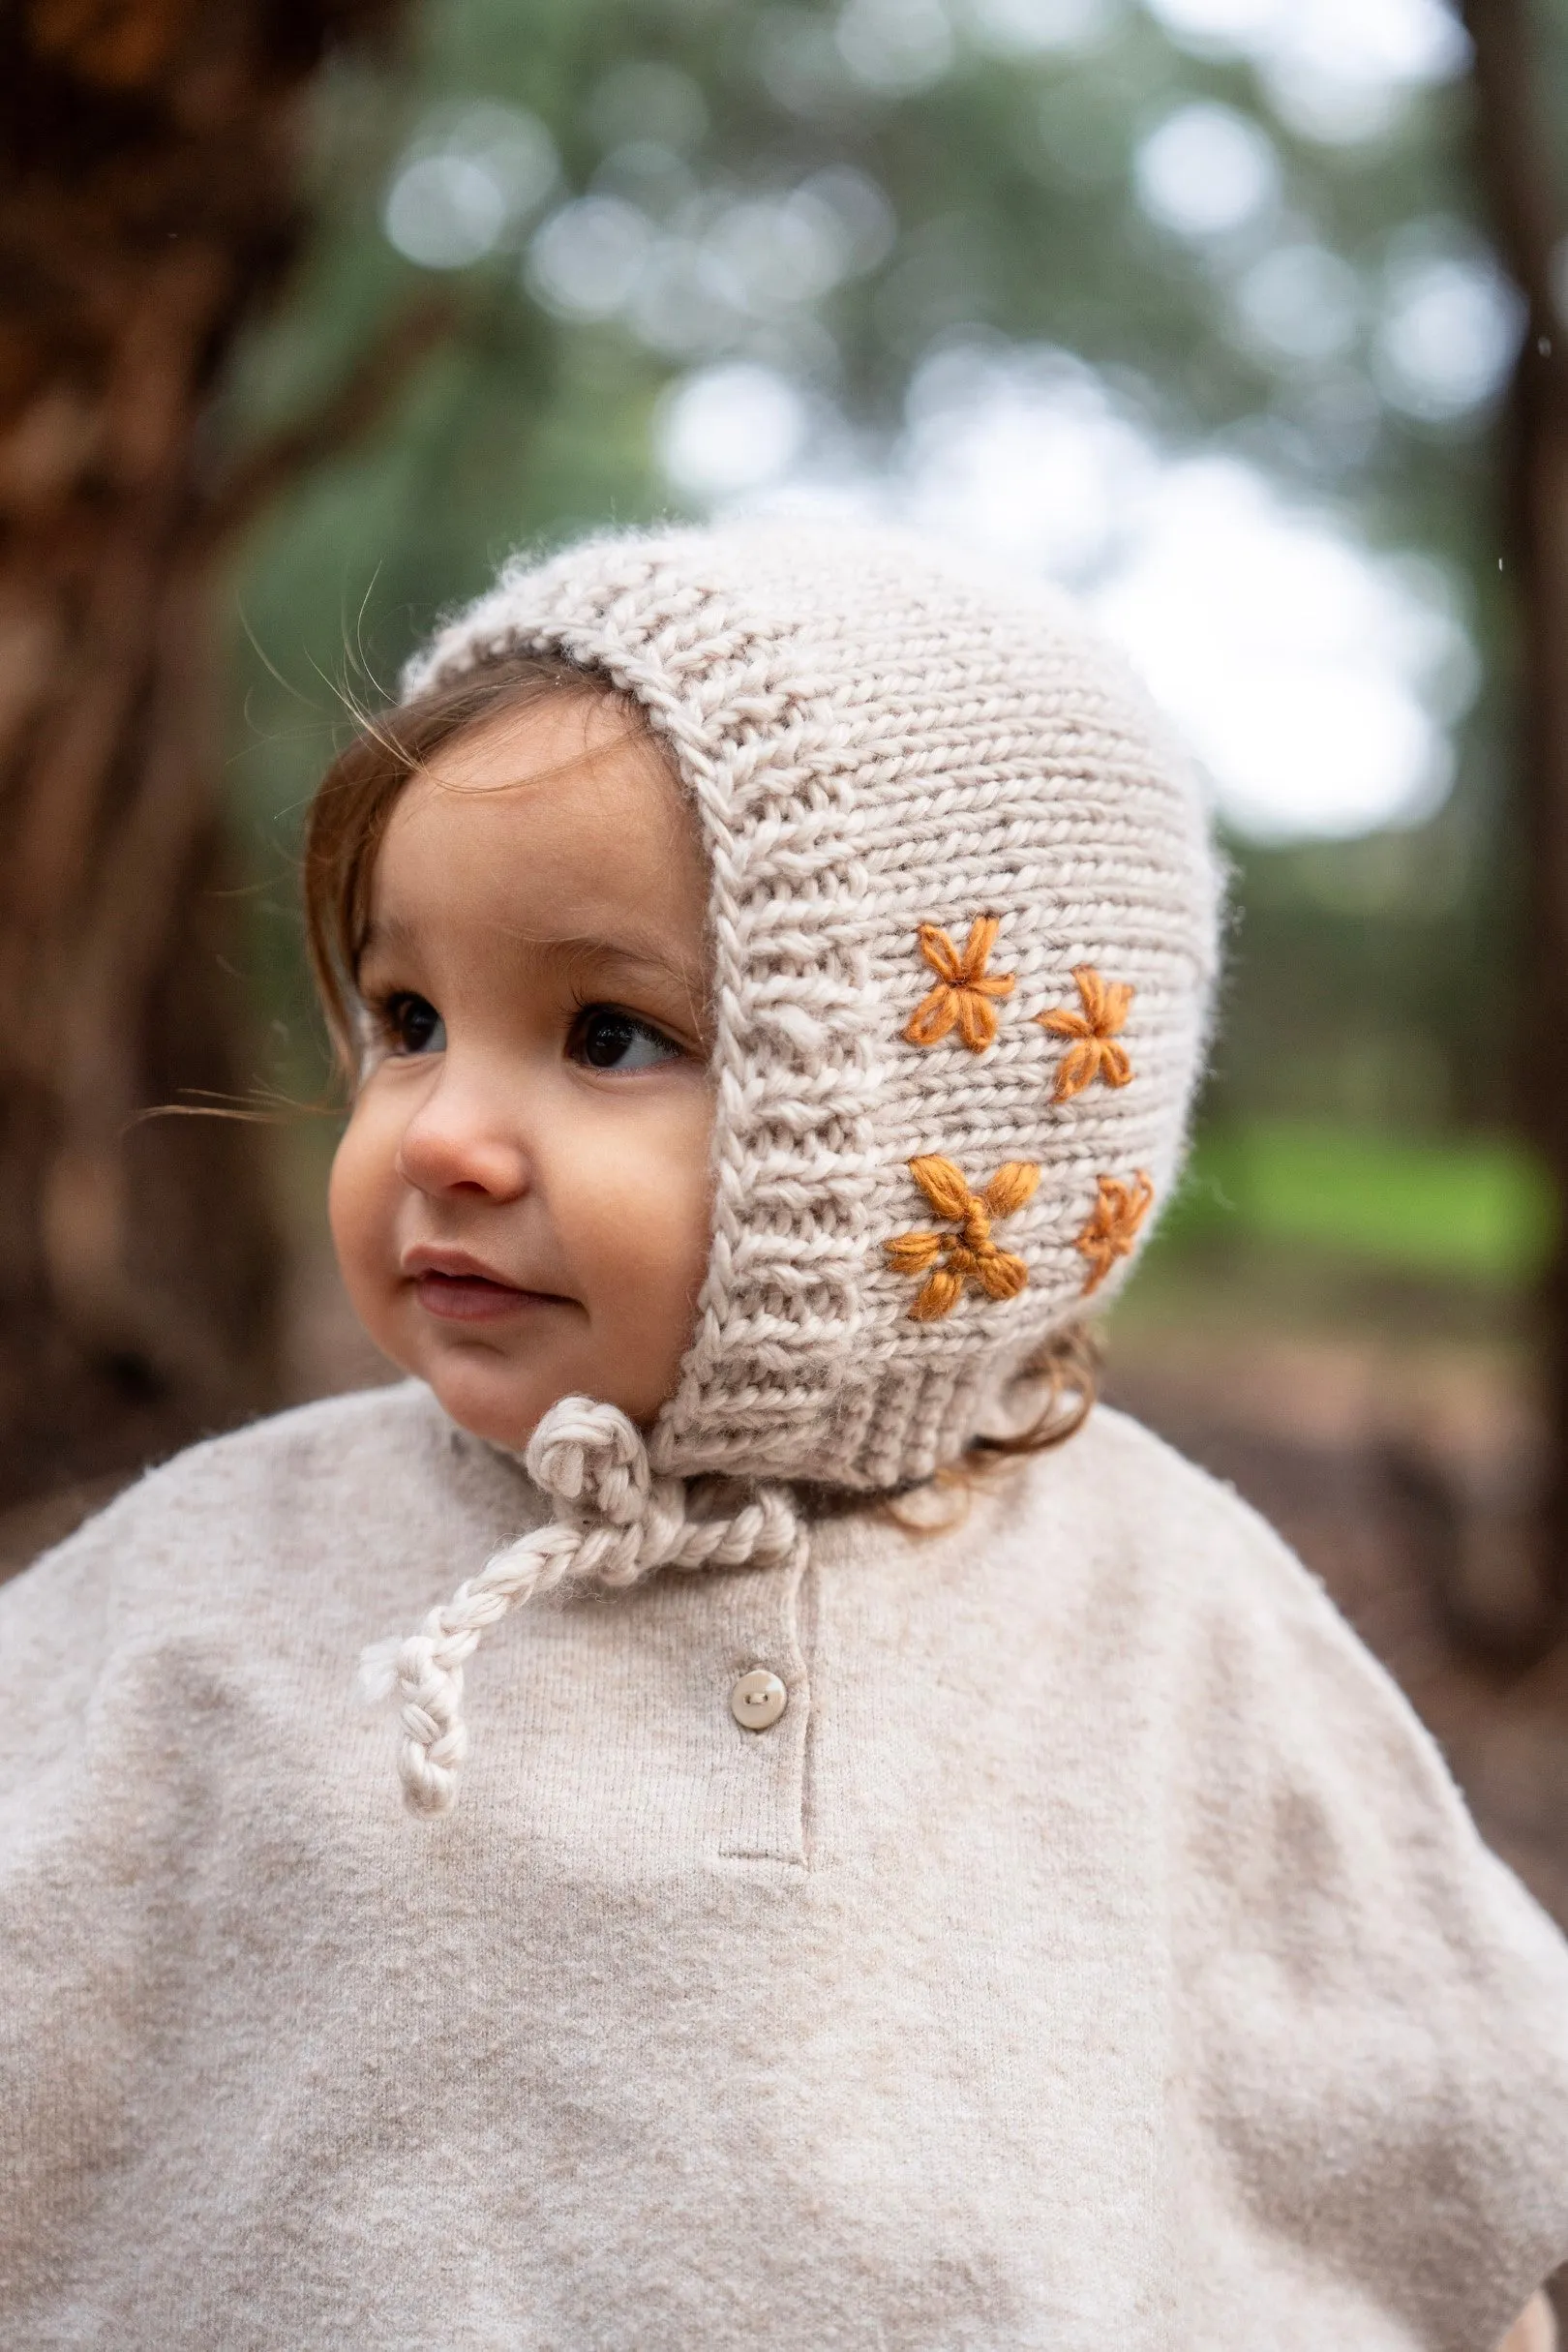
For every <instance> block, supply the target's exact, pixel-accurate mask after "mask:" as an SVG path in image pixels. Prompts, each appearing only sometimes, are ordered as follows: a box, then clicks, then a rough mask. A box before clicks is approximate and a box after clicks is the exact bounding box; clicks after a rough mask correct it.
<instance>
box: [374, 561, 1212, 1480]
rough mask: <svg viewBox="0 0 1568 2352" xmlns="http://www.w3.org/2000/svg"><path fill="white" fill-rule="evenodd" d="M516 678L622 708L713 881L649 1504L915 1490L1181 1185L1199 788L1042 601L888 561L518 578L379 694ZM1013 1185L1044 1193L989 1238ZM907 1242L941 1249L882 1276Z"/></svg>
mask: <svg viewBox="0 0 1568 2352" xmlns="http://www.w3.org/2000/svg"><path fill="white" fill-rule="evenodd" d="M522 648H532V649H537V650H540V651H546V650H549V651H557V652H561V653H564V654H566V655H567V656H568V657H570V658H571V659H573V660H575V661H578V662H581V663H583V664H585V665H588V666H589V667H591V668H594V669H596V670H599V671H601V672H602V673H604V674H605V675H606V676H607V677H608V678H611V679H613V680H614V682H615V683H616V684H617V685H618V686H619V687H621V688H623V689H625V690H627V691H629V692H630V693H631V694H633V695H635V696H636V697H637V699H638V700H639V701H640V702H641V703H642V705H643V706H644V708H645V709H646V710H647V711H648V717H649V720H650V722H651V724H652V726H653V728H654V730H655V731H656V733H657V734H658V735H659V736H660V737H661V738H662V739H664V740H665V741H666V742H667V743H668V745H669V748H670V751H671V753H672V755H673V757H674V760H675V762H676V765H677V766H678V770H679V773H680V776H681V778H682V780H683V782H684V784H685V786H686V789H687V790H688V791H689V792H690V794H691V796H692V799H693V801H694V803H695V805H696V808H697V810H698V813H699V817H700V821H701V825H702V830H703V836H704V840H705V843H706V846H707V850H708V855H709V866H710V872H711V878H712V880H711V897H710V902H709V903H710V931H711V937H710V953H711V968H712V979H713V1010H714V1030H715V1041H714V1073H715V1081H716V1093H715V1113H714V1135H713V1166H714V1206H713V1240H712V1249H711V1254H710V1257H709V1268H708V1277H707V1281H706V1282H705V1285H704V1288H703V1292H702V1296H701V1300H700V1304H699V1311H698V1319H697V1329H696V1334H695V1337H694V1340H693V1342H692V1346H691V1349H690V1351H689V1353H688V1355H687V1357H686V1360H685V1363H684V1366H683V1368H682V1371H681V1375H680V1380H679V1385H678V1389H677V1392H676V1394H675V1396H674V1397H673V1398H672V1399H671V1400H670V1402H668V1404H666V1406H665V1407H664V1409H663V1411H662V1413H661V1414H660V1416H659V1419H658V1422H657V1424H656V1426H655V1428H654V1430H653V1432H652V1436H651V1441H650V1448H649V1451H650V1454H651V1457H652V1461H653V1465H654V1468H655V1469H656V1470H657V1471H658V1472H660V1473H675V1474H690V1473H693V1472H697V1471H705V1470H721V1471H728V1472H735V1473H738V1474H743V1475H745V1476H747V1477H754V1478H786V1479H812V1480H819V1481H823V1482H826V1483H829V1484H836V1485H842V1486H850V1487H857V1488H888V1487H894V1486H898V1485H901V1484H903V1483H905V1482H907V1481H909V1480H912V1479H918V1478H921V1477H925V1476H927V1475H929V1473H930V1472H931V1470H932V1469H934V1468H935V1467H936V1466H937V1465H938V1464H939V1463H941V1462H947V1461H950V1460H952V1459H953V1458H954V1457H955V1456H956V1455H957V1454H959V1453H960V1452H961V1451H962V1450H963V1448H964V1447H965V1445H967V1444H968V1443H969V1441H970V1440H971V1438H972V1437H973V1436H974V1435H975V1434H976V1433H977V1432H978V1431H979V1430H980V1428H981V1427H982V1426H984V1425H985V1423H986V1420H987V1417H988V1416H989V1415H991V1414H992V1413H994V1411H995V1410H996V1409H997V1404H998V1401H999V1399H1000V1397H1001V1395H1002V1393H1003V1392H1004V1391H1005V1389H1006V1387H1007V1385H1008V1382H1009V1380H1010V1377H1011V1376H1012V1375H1013V1374H1014V1373H1015V1372H1016V1370H1017V1368H1018V1366H1019V1365H1020V1364H1021V1363H1022V1362H1023V1361H1024V1360H1025V1359H1026V1358H1027V1357H1028V1356H1029V1355H1030V1354H1031V1353H1032V1352H1033V1350H1034V1349H1035V1348H1036V1347H1037V1346H1038V1345H1039V1344H1040V1342H1041V1340H1042V1339H1044V1338H1045V1337H1046V1336H1047V1335H1048V1334H1049V1333H1051V1332H1052V1331H1053V1330H1055V1329H1058V1328H1060V1327H1061V1326H1062V1325H1064V1324H1065V1323H1068V1322H1070V1320H1072V1319H1073V1318H1074V1317H1075V1316H1076V1314H1077V1313H1078V1312H1080V1310H1081V1308H1082V1306H1083V1304H1084V1301H1085V1299H1086V1297H1088V1296H1091V1295H1092V1296H1093V1298H1094V1299H1095V1300H1096V1302H1097V1303H1098V1302H1099V1301H1100V1300H1102V1299H1104V1298H1106V1297H1108V1296H1109V1295H1110V1293H1111V1292H1112V1290H1113V1289H1114V1287H1115V1285H1116V1283H1117V1282H1118V1281H1119V1280H1120V1279H1121V1277H1122V1276H1123V1274H1125V1272H1126V1269H1127V1266H1128V1265H1129V1264H1130V1263H1131V1257H1132V1255H1133V1254H1134V1253H1135V1251H1136V1249H1137V1247H1138V1246H1139V1245H1140V1243H1141V1241H1142V1239H1143V1238H1144V1237H1145V1236H1146V1234H1147V1231H1148V1229H1149V1226H1150V1225H1151V1224H1152V1222H1153V1217H1152V1215H1148V1214H1146V1213H1145V1212H1146V1209H1147V1203H1148V1195H1149V1191H1150V1190H1151V1189H1152V1195H1153V1201H1154V1203H1155V1205H1156V1206H1158V1205H1159V1204H1161V1203H1162V1202H1163V1201H1164V1199H1165V1198H1166V1197H1167V1195H1168V1193H1169V1191H1170V1188H1171V1185H1172V1183H1173V1181H1174V1179H1175V1176H1176V1173H1177V1169H1178V1166H1179V1163H1180V1158H1181V1152H1182V1145H1183V1136H1184V1129H1185V1122H1186V1117H1187V1111H1188V1106H1189V1102H1190V1100H1191V1092H1192V1087H1193V1084H1194V1081H1195V1079H1196V1076H1197V1072H1198V1069H1199V1065H1200V1060H1201V1055H1202V1047H1203V1040H1204V1033H1205V1026H1206V1020H1207V1012H1208V1005H1209V999H1210V994H1211V990H1212V983H1213V978H1214V972H1215V964H1216V939H1217V919H1218V906H1219V887H1218V881H1217V872H1216V866H1215V862H1214V859H1213V857H1212V855H1211V852H1210V848H1209V845H1208V838H1207V830H1206V827H1205V824H1204V820H1203V816H1202V812H1201V808H1200V804H1199V796H1198V794H1197V792H1196V790H1195V787H1194V784H1193V780H1192V777H1191V773H1190V771H1189V769H1188V768H1187V766H1186V764H1185V763H1184V762H1183V760H1182V759H1181V758H1180V756H1179V755H1178V754H1177V753H1176V751H1175V750H1174V749H1173V747H1172V746H1171V744H1170V743H1169V742H1168V741H1167V739H1166V738H1165V736H1164V734H1163V731H1162V729H1161V725H1160V722H1159V721H1158V719H1157V718H1156V716H1155V714H1154V712H1153V711H1152V709H1150V707H1149V705H1148V703H1147V701H1146V699H1145V698H1144V696H1143V695H1142V693H1141V691H1140V690H1139V689H1138V688H1137V687H1136V686H1135V685H1134V684H1133V682H1132V681H1131V678H1129V677H1128V675H1127V674H1126V672H1125V671H1124V670H1123V668H1122V666H1121V665H1120V663H1119V662H1118V661H1117V660H1116V659H1115V658H1114V657H1113V656H1112V655H1111V654H1110V653H1109V652H1107V651H1106V649H1105V648H1102V647H1101V646H1100V645H1099V644H1097V643H1096V642H1095V641H1094V640H1093V639H1091V638H1090V637H1089V636H1088V635H1087V634H1086V632H1085V630H1084V628H1083V625H1082V623H1081V622H1080V621H1079V620H1078V619H1077V618H1076V616H1075V615H1074V613H1073V611H1072V609H1071V608H1070V606H1069V605H1068V604H1067V603H1066V601H1065V600H1064V599H1062V598H1060V597H1058V596H1056V595H1055V594H1053V593H1049V592H1046V591H1043V590H1035V589H1033V588H1022V587H1018V586H1015V585H1012V584H1008V585H1006V586H1003V585H999V584H996V583H994V582H991V581H989V580H987V579H985V578H984V577H983V576H980V575H977V574H976V573H974V572H973V571H970V570H968V569H967V568H959V567H956V566H955V565H954V564H953V563H951V562H950V561H949V560H948V559H947V558H944V557H942V556H940V555H938V554H936V553H935V552H933V551H932V549H931V548H930V547H929V546H927V545H925V544H924V543H922V542H920V541H919V540H916V539H913V538H911V537H908V536H906V535H904V534H902V533H895V532H890V531H879V530H870V529H859V528H857V529H853V530H851V529H846V528H842V527H838V526H831V527H829V526H826V525H822V524H799V523H785V522H769V523H761V524H748V525H744V526H727V527H723V528H714V529H710V530H678V531H669V532H662V533H657V534H651V535H647V536H629V535H618V536H616V537H611V538H601V539H595V540H590V541H588V542H587V543H586V544H584V545H582V546H579V547H577V548H574V549H572V550H571V551H569V552H568V553H567V554H565V555H562V556H560V557H558V558H554V559H553V560H551V561H549V562H546V563H544V564H540V565H536V566H529V565H527V564H524V563H521V562H519V563H514V564H512V565H510V566H508V568H507V569H506V571H505V572H504V573H503V574H502V575H501V578H500V580H499V582H498V585H497V587H496V588H494V589H492V590H491V591H490V593H489V594H488V595H486V596H484V597H482V598H480V599H479V601H478V602H477V603H476V604H474V605H473V606H471V607H470V608H469V610H468V611H467V612H466V613H465V614H463V615H462V616H461V617H460V618H457V619H456V620H454V621H453V622H451V623H450V624H449V625H448V626H447V627H446V628H444V629H443V630H442V631H441V632H440V633H439V635H438V636H437V638H436V640H435V642H434V644H433V645H432V646H431V648H429V650H428V651H427V652H426V653H425V654H423V655H422V656H420V657H419V659H418V660H416V661H415V662H414V663H412V664H411V665H410V667H409V670H408V673H407V677H406V679H405V691H406V693H407V695H409V696H413V695H416V694H418V693H419V692H421V691H423V690H424V689H425V688H426V687H428V686H430V685H432V684H435V683H437V681H440V680H443V679H446V678H451V677H454V676H456V675H457V674H459V673H460V672H462V671H463V670H465V669H467V668H469V667H472V666H473V665H475V664H477V663H480V662H482V661H484V660H485V659H487V658H490V657H493V656H495V655H498V654H500V653H503V652H506V651H509V650H514V649H522ZM987 916H989V917H993V918H995V919H996V928H995V936H994V942H992V943H990V944H989V945H987V943H986V939H985V937H984V936H980V937H979V938H977V937H976V934H975V925H976V923H977V921H978V920H979V919H981V918H984V917H987ZM922 925H923V926H928V927H929V928H928V929H927V931H926V933H925V935H924V937H923V939H922V934H921V926H922ZM982 929H983V927H982ZM937 934H946V935H947V939H946V943H944V942H943V941H942V940H941V939H940V938H939V937H937ZM966 951H967V960H966ZM945 972H947V973H949V974H952V975H956V978H955V979H954V980H952V982H951V984H949V982H948V981H947V980H945V979H944V973H945ZM1085 974H1087V975H1089V976H1090V977H1089V979H1088V980H1085V979H1083V978H1082V976H1083V975H1085ZM1009 979H1010V982H1011V984H1010V987H1007V986H1005V984H1004V983H1005V982H1006V981H1007V980H1009ZM981 982H984V983H992V984H990V985H981V984H980V983H981ZM1097 988H1098V989H1101V992H1102V993H1101V996H1097V995H1095V993H1094V991H1095V990H1096V989H1097ZM1105 990H1108V991H1111V992H1113V993H1111V994H1110V995H1104V994H1103V991H1105ZM1129 990H1130V991H1131V996H1130V997H1129V996H1126V995H1125V994H1121V993H1116V992H1125V991H1129ZM1086 991H1088V993H1086ZM928 1000H931V1002H932V1004H933V1010H931V1011H930V1012H929V1013H928V1014H927V1015H926V1017H925V1019H924V1020H923V1022H920V1021H916V1015H917V1013H918V1011H919V1010H920V1008H921V1007H922V1006H923V1005H925V1004H926V1003H927V1001H928ZM1053 1013H1054V1014H1056V1015H1057V1016H1058V1019H1057V1024H1056V1026H1055V1027H1052V1026H1049V1025H1048V1020H1047V1018H1042V1017H1041V1016H1049V1015H1051V1014H1053ZM944 1020H947V1021H948V1023H949V1025H948V1026H947V1027H946V1028H944V1027H943V1023H944ZM912 1021H914V1022H915V1025H916V1031H917V1036H923V1035H928V1034H930V1033H934V1032H940V1033H941V1034H939V1035H932V1036H931V1041H929V1042H918V1041H912V1040H911V1039H910V1037H909V1036H908V1035H907V1034H906V1033H907V1032H908V1031H909V1029H910V1027H911V1023H912ZM1074 1023H1075V1024H1076V1027H1074V1026H1073V1024H1074ZM993 1029H994V1034H992V1031H993ZM1074 1051H1076V1052H1077V1055H1078V1059H1077V1060H1076V1061H1075V1062H1072V1063H1069V1062H1068V1059H1067V1057H1068V1056H1069V1055H1070V1054H1071V1053H1073V1052H1074ZM1118 1056H1120V1057H1122V1058H1121V1059H1120V1060H1118V1058H1117V1057H1118ZM1086 1070H1087V1072H1088V1075H1087V1076H1085V1075H1084V1072H1085V1071H1086ZM916 1161H944V1162H950V1163H951V1166H952V1168H953V1169H955V1170H956V1171H957V1172H958V1173H959V1175H960V1176H961V1178H962V1180H963V1182H964V1183H965V1184H966V1185H967V1186H968V1187H969V1188H971V1190H972V1192H973V1194H974V1195H975V1196H976V1202H975V1206H976V1210H977V1212H978V1221H973V1220H972V1221H971V1222H970V1223H969V1224H968V1225H966V1224H965V1223H964V1221H963V1219H962V1218H961V1217H960V1216H957V1215H955V1214H953V1213H952V1208H953V1204H952V1203H950V1201H948V1200H947V1199H946V1198H945V1197H944V1194H943V1191H942V1186H943V1184H944V1183H947V1184H948V1185H949V1188H950V1179H942V1178H939V1177H935V1176H931V1177H929V1182H927V1183H922V1181H921V1180H920V1179H919V1178H918V1177H917V1175H916V1174H915V1173H913V1172H912V1166H911V1163H912V1162H916ZM1009 1163H1012V1164H1013V1165H1014V1166H1019V1165H1021V1166H1022V1167H1023V1168H1024V1169H1025V1170H1031V1169H1038V1171H1039V1178H1038V1182H1036V1183H1035V1189H1034V1190H1033V1191H1032V1192H1031V1193H1029V1194H1028V1196H1027V1197H1025V1198H1022V1199H1021V1200H1020V1201H1017V1202H1014V1200H1013V1193H1014V1192H1016V1191H1020V1190H1022V1189H1023V1188H1024V1187H1026V1186H1027V1184H1028V1182H1029V1181H1031V1180H1030V1179H1029V1177H1028V1176H1027V1175H1026V1176H1025V1177H1024V1178H1022V1179H1012V1180H1008V1179H1005V1180H1004V1184H1003V1187H1002V1189H1001V1191H998V1192H996V1193H994V1194H993V1195H992V1196H991V1200H992V1204H993V1205H990V1206H988V1207H987V1205H986V1203H985V1196H984V1188H985V1187H986V1186H987V1185H988V1184H990V1183H991V1180H992V1179H993V1178H995V1177H996V1176H997V1174H998V1171H999V1170H1001V1169H1004V1168H1005V1167H1007V1166H1008V1165H1009ZM928 1175H929V1171H928ZM932 1185H935V1186H936V1188H937V1191H936V1196H935V1199H933V1194H932V1191H931V1186H932ZM1009 1185H1011V1190H1009ZM1107 1188H1108V1189H1107ZM997 1201H1001V1202H1002V1204H1003V1205H1001V1206H995V1205H994V1203H995V1202H997ZM910 1234H915V1235H920V1236H925V1235H929V1236H931V1237H932V1238H931V1240H930V1241H929V1242H926V1241H925V1240H923V1239H921V1240H920V1241H918V1242H915V1243H912V1244H910V1245H909V1247H908V1248H907V1249H905V1250H904V1251H903V1253H902V1255H900V1252H899V1251H895V1252H894V1253H893V1257H892V1259H891V1260H890V1255H889V1252H888V1250H887V1248H886V1245H887V1244H888V1243H889V1242H890V1241H892V1240H893V1239H894V1238H895V1237H897V1236H899V1235H910ZM966 1250H967V1251H968V1252H969V1254H968V1255H966V1254H965V1251H966ZM977 1250H978V1255H977ZM922 1252H923V1253H924V1254H923V1255H922ZM998 1252H1006V1253H1007V1262H1004V1260H1003V1259H1002V1258H1001V1257H1000V1256H999V1255H998V1254H997V1253H998ZM927 1258H929V1261H930V1264H931V1265H934V1266H935V1267H936V1268H937V1270H938V1271H937V1275H936V1278H935V1279H936V1286H935V1287H931V1286H930V1284H931V1277H930V1273H929V1269H928V1266H927V1264H926V1259H927ZM915 1261H920V1262H919V1264H915ZM1015 1262H1021V1266H1022V1268H1023V1270H1024V1273H1025V1277H1026V1279H1025V1280H1024V1282H1023V1286H1022V1287H1019V1288H1016V1290H1015V1293H1014V1294H1013V1295H1008V1291H1009V1288H1010V1285H1014V1284H1016V1283H1017V1282H1018V1274H1017V1271H1016V1263H1015ZM910 1265H915V1270H914V1271H908V1270H906V1267H907V1266H910ZM954 1293H956V1295H954ZM918 1303H919V1308H920V1312H919V1314H918V1315H916V1316H912V1313H911V1309H912V1307H916V1306H917V1304H918Z"/></svg>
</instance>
